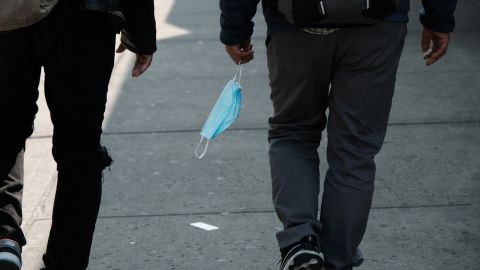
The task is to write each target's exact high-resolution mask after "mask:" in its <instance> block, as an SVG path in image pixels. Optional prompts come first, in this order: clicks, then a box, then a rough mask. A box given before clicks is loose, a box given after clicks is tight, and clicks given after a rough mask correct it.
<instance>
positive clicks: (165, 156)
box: [23, 0, 480, 270]
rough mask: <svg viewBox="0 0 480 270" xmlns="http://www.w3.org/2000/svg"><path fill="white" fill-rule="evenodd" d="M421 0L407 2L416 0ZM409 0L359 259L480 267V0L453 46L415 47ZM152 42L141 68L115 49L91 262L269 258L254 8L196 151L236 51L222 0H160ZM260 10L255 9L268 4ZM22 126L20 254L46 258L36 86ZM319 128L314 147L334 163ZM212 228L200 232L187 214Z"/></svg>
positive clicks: (112, 265) (126, 269) (374, 269)
mask: <svg viewBox="0 0 480 270" xmlns="http://www.w3.org/2000/svg"><path fill="white" fill-rule="evenodd" d="M412 2H413V1H412ZM417 2H420V1H416V2H415V3H412V12H411V14H410V15H411V23H410V24H409V31H410V33H409V36H408V39H407V42H406V47H405V50H404V55H403V58H402V62H401V65H400V69H399V73H398V83H397V91H396V96H395V99H394V106H393V110H392V115H391V121H390V128H389V132H388V135H387V139H386V142H385V145H384V148H383V150H382V152H381V154H380V155H378V157H377V159H376V160H377V165H378V166H377V167H378V172H377V181H376V193H375V198H374V208H373V210H372V212H371V217H370V222H369V227H368V230H367V235H366V237H365V239H364V241H363V245H362V250H363V252H364V253H365V256H366V262H365V263H364V265H363V266H362V267H360V268H359V269H368V270H385V269H418V270H429V269H432V270H437V269H476V268H478V265H479V264H480V257H479V255H480V200H479V196H478V195H477V194H478V193H479V192H480V162H479V160H478V157H479V156H480V137H479V135H480V109H479V108H480V92H479V91H478V87H479V85H480V53H479V52H478V49H477V47H478V44H479V43H480V35H478V33H479V31H480V19H479V16H478V15H477V13H478V11H479V10H480V3H478V1H475V0H464V1H459V4H458V11H457V29H456V32H455V34H454V35H453V37H452V44H451V47H450V49H449V54H448V55H447V56H446V57H445V59H442V60H441V61H440V62H439V63H437V64H436V65H434V66H432V67H426V66H425V65H424V64H423V61H422V60H421V52H420V41H419V39H420V30H421V26H420V24H419V23H418V19H417V15H416V11H417V10H419V9H420V6H419V3H417ZM156 4H157V23H158V27H159V28H158V37H157V38H158V48H159V50H158V53H157V54H156V56H155V61H154V64H153V66H152V67H151V69H150V70H149V71H148V73H146V74H145V75H144V76H143V77H142V78H140V79H132V78H130V77H129V72H130V68H131V64H132V60H133V56H132V55H131V54H125V55H121V56H118V58H117V64H116V67H115V71H114V74H113V76H112V83H111V85H110V94H109V104H108V109H107V115H106V124H105V135H104V138H103V141H104V143H105V144H106V145H107V146H108V147H109V148H110V149H111V153H112V155H113V157H114V159H115V163H114V165H113V166H112V168H111V171H110V172H109V171H106V173H105V182H104V196H103V204H102V209H101V213H100V217H99V220H98V223H97V230H96V235H95V241H94V246H93V249H92V256H91V264H90V268H89V269H92V270H104V269H105V270H107V269H112V270H113V269H119V270H131V269H142V270H143V269H146V270H147V269H155V270H158V269H161V270H163V269H188V270H190V269H192V270H193V269H195V270H211V269H229V270H235V269H276V268H275V263H276V261H277V260H278V259H279V254H278V248H277V247H276V241H275V232H276V231H278V230H280V229H281V224H280V223H279V222H278V221H277V219H276V216H275V213H274V211H273V207H272V204H271V195H270V194H271V188H270V177H269V170H268V159H267V151H266V149H267V147H268V144H267V140H266V135H267V118H268V116H269V115H270V113H271V104H270V100H269V88H268V79H267V67H266V55H265V46H264V39H265V32H266V26H265V23H264V22H263V18H262V16H261V12H259V14H258V16H257V17H256V18H255V21H256V27H255V33H254V36H253V42H254V46H255V51H256V52H255V53H256V59H255V60H254V61H253V62H252V63H250V64H248V65H246V66H245V73H244V77H243V80H242V86H243V102H244V103H243V108H242V114H241V116H240V119H239V120H238V122H237V123H235V125H234V126H233V128H232V129H230V130H229V131H227V132H226V133H225V134H222V135H221V136H220V137H219V138H218V139H216V140H215V141H213V142H212V144H211V146H210V149H209V152H208V154H207V156H206V157H205V158H204V159H202V160H197V159H196V158H195V157H194V154H193V150H194V148H195V145H196V143H197V142H198V140H199V134H198V133H199V129H200V128H201V126H202V124H203V122H204V121H205V119H206V117H207V115H208V113H209V111H210V109H211V107H212V106H213V104H214V102H215V100H216V98H217V96H218V94H219V92H220V91H221V89H222V88H223V86H224V85H225V83H226V82H227V81H228V80H229V79H230V78H231V77H232V76H233V73H234V72H235V66H234V65H233V64H232V63H231V60H230V59H229V58H228V56H227V55H226V53H225V51H224V48H223V46H222V45H221V44H220V42H219V41H218V33H219V23H218V20H219V10H218V0H176V1H175V0H162V1H156ZM259 10H260V9H259ZM36 127H37V129H36V132H35V134H34V136H33V137H32V138H31V139H30V140H29V141H28V145H27V157H26V158H27V159H26V165H27V166H26V183H25V185H26V186H25V194H24V200H25V205H24V212H25V221H24V225H23V227H24V228H25V231H26V233H27V237H28V240H29V244H28V245H27V246H26V247H25V249H24V262H25V267H24V269H27V270H38V269H39V268H40V266H41V254H42V252H43V250H44V248H45V244H46V239H47V236H48V230H49V226H50V216H51V206H52V203H53V197H54V187H55V184H56V182H55V181H56V179H55V173H54V172H55V164H54V162H53V161H52V158H51V155H50V147H51V145H50V141H51V138H50V136H51V126H50V124H49V120H48V111H47V109H46V106H45V104H44V101H43V99H41V101H40V113H39V116H38V118H37V120H36ZM324 147H325V142H322V148H321V150H320V155H321V160H322V167H321V175H322V177H323V176H324V173H325V171H326V164H325V158H324V156H325V150H324ZM199 221H201V222H205V223H208V224H212V225H214V226H217V227H219V229H218V230H214V231H204V230H201V229H197V228H194V227H192V226H190V223H193V222H199Z"/></svg>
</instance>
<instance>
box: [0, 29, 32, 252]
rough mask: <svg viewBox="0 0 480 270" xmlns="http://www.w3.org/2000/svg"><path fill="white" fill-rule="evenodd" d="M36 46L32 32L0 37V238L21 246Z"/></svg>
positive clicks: (23, 31) (20, 32)
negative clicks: (24, 179) (24, 181)
mask: <svg viewBox="0 0 480 270" xmlns="http://www.w3.org/2000/svg"><path fill="white" fill-rule="evenodd" d="M38 45H39V44H38V36H36V34H35V32H34V31H31V29H28V30H22V31H15V32H11V33H8V34H4V35H0V238H10V239H13V240H15V241H17V242H18V243H19V244H20V245H21V246H23V245H25V244H26V240H25V236H24V234H23V232H22V230H21V228H20V224H21V223H22V191H23V149H24V148H25V140H26V139H27V138H28V137H29V136H30V135H31V134H32V132H33V120H34V118H35V114H36V112H37V110H38V109H37V106H36V100H37V98H38V84H39V81H40V69H41V64H40V59H39V46H38Z"/></svg>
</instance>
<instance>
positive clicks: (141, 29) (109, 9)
mask: <svg viewBox="0 0 480 270" xmlns="http://www.w3.org/2000/svg"><path fill="white" fill-rule="evenodd" d="M82 10H96V11H101V12H106V13H108V14H110V15H112V23H113V24H114V26H115V27H117V29H118V30H121V32H122V38H121V40H122V43H123V44H124V45H125V46H127V48H128V49H129V50H130V51H132V52H135V53H139V54H153V53H154V52H155V51H156V50H157V39H156V24H155V16H154V4H153V0H59V2H58V4H57V6H56V7H55V9H54V11H52V14H50V15H51V16H52V17H53V18H50V19H58V18H64V17H68V16H71V15H73V14H75V13H78V12H80V11H82Z"/></svg>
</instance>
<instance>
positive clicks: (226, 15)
mask: <svg viewBox="0 0 480 270" xmlns="http://www.w3.org/2000/svg"><path fill="white" fill-rule="evenodd" d="M258 2H259V0H242V1H234V0H220V8H221V10H222V15H221V26H222V32H221V36H220V38H221V40H222V42H223V43H224V44H225V45H226V50H227V52H228V54H229V55H230V57H231V58H232V60H233V61H234V62H235V63H239V62H241V63H247V62H249V61H250V60H252V59H253V50H252V45H251V44H250V37H251V35H252V33H253V23H252V22H251V19H252V17H253V16H254V14H255V12H256V6H257V4H258ZM377 3H378V2H377ZM262 4H263V10H264V14H265V18H266V20H267V23H268V29H269V32H268V38H267V47H268V50H267V54H268V68H269V79H270V87H271V99H272V102H273V108H274V113H273V116H272V117H271V118H270V119H269V124H270V130H269V142H270V151H269V155H270V166H271V175H272V185H273V202H274V206H275V210H276V212H277V215H278V217H279V219H280V220H281V222H282V223H283V225H284V230H283V231H281V232H279V233H278V234H277V239H278V243H279V247H280V250H281V254H282V262H281V265H280V269H281V270H292V269H298V270H301V269H312V270H317V269H322V268H323V267H325V269H327V270H340V269H352V268H353V267H356V266H359V265H360V264H361V263H362V261H363V256H362V254H361V253H360V251H359V250H358V246H359V245H360V242H361V240H362V238H363V236H364V233H365V230H366V226H367V220H368V215H369V211H370V208H371V202H372V197H373V190H374V179H375V162H374V157H375V155H376V154H377V153H378V152H379V151H380V148H381V146H382V143H383V141H384V137H385V134H386V130H387V123H388V118H389V113H390V108H391V105H392V97H393V92H394V88H395V80H396V72H397V67H398V63H399V59H400V56H401V53H402V49H403V46H404V40H405V36H406V33H407V29H406V22H407V21H408V16H407V12H408V10H409V1H408V0H401V1H400V2H399V5H398V7H397V9H396V10H395V11H394V12H393V13H392V14H391V15H389V16H387V17H386V18H384V19H383V20H382V21H381V22H379V23H377V24H373V25H369V26H354V27H341V26H336V27H334V28H332V27H308V28H300V27H295V26H293V25H290V24H288V23H287V22H286V20H285V17H284V16H283V15H282V14H280V13H279V11H278V9H277V3H276V1H275V0H273V1H272V0H264V1H262ZM423 4H424V7H425V9H424V10H422V12H421V21H422V23H423V24H424V26H425V27H424V30H423V40H422V48H423V50H424V51H425V57H424V58H425V59H426V64H427V65H430V64H433V63H434V62H435V61H437V60H438V59H440V58H441V57H442V56H443V55H444V54H445V53H446V50H447V47H448V42H449V32H451V31H452V30H453V27H454V19H453V11H454V9H455V6H456V0H423ZM327 108H328V116H327V114H326V110H327ZM325 128H327V131H328V133H327V135H328V145H327V162H328V165H329V169H328V171H327V173H326V177H325V186H324V193H323V200H322V205H321V209H320V218H318V212H319V211H318V210H319V209H318V196H319V192H320V181H319V156H318V152H317V149H318V147H319V144H320V140H321V136H322V131H323V130H324V129H325ZM320 253H323V254H324V258H322V257H321V255H320Z"/></svg>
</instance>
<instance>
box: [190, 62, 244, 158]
mask: <svg viewBox="0 0 480 270" xmlns="http://www.w3.org/2000/svg"><path fill="white" fill-rule="evenodd" d="M242 69H243V67H242V66H241V65H240V66H239V69H238V70H237V73H236V74H235V76H234V77H233V79H232V80H230V81H229V82H228V83H227V85H226V86H225V88H224V89H223V91H222V93H221V94H220V96H219V97H218V100H217V102H216V103H215V106H214V107H213V109H212V111H211V112H210V115H209V116H208V118H207V121H206V122H205V124H204V125H203V128H202V131H201V132H200V135H201V139H200V142H199V143H198V145H197V147H196V148H195V155H196V156H197V158H202V157H203V156H205V154H206V153H207V149H208V144H209V142H210V141H211V140H213V139H214V138H215V137H217V136H218V135H219V134H220V133H222V132H223V131H224V130H226V129H227V128H228V127H229V126H231V125H232V124H233V122H235V120H237V118H238V116H239V115H240V107H241V104H242V95H241V89H242V88H241V87H240V80H241V78H242ZM204 140H207V143H206V145H205V148H204V150H203V152H202V153H199V148H200V146H201V145H202V142H203V141H204Z"/></svg>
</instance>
